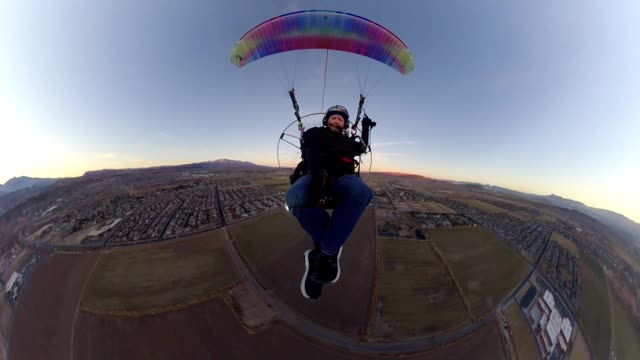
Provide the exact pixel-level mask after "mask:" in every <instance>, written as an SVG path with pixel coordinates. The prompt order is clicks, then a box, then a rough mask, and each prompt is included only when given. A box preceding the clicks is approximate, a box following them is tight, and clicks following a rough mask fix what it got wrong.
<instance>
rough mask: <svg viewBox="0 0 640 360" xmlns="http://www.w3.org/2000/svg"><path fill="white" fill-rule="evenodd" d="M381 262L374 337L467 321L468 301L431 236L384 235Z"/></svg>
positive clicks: (411, 333)
mask: <svg viewBox="0 0 640 360" xmlns="http://www.w3.org/2000/svg"><path fill="white" fill-rule="evenodd" d="M377 248H378V250H377V251H379V252H381V254H380V255H381V256H379V259H380V261H381V262H382V264H379V265H378V266H382V271H381V279H378V283H379V284H381V289H380V297H379V303H378V313H377V315H376V319H375V321H374V326H373V331H372V336H373V337H374V338H383V339H385V340H388V339H408V338H414V337H419V336H426V335H430V334H435V333H439V332H442V331H446V330H450V329H452V328H455V327H457V326H460V325H463V324H468V323H469V318H468V316H467V311H466V309H465V306H464V303H463V300H462V298H461V297H460V294H459V293H458V291H457V289H456V287H455V284H454V282H453V280H452V279H451V276H450V275H449V273H448V271H447V269H446V267H445V266H444V264H443V263H442V261H441V260H440V258H439V257H438V255H437V254H436V253H435V252H434V251H433V250H432V248H431V246H430V245H429V242H427V241H417V240H409V239H401V238H379V239H378V246H377Z"/></svg>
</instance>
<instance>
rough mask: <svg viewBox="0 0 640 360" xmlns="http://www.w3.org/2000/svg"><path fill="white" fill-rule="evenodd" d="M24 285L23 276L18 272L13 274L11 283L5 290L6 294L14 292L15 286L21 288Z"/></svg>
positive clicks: (10, 279)
mask: <svg viewBox="0 0 640 360" xmlns="http://www.w3.org/2000/svg"><path fill="white" fill-rule="evenodd" d="M21 284H22V275H21V274H20V273H18V272H15V271H14V272H13V274H11V277H10V278H9V282H8V283H7V287H6V289H5V292H7V293H9V292H11V290H13V287H14V286H16V285H17V286H20V285H21Z"/></svg>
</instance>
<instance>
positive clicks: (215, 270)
mask: <svg viewBox="0 0 640 360" xmlns="http://www.w3.org/2000/svg"><path fill="white" fill-rule="evenodd" d="M224 236H225V233H224V231H222V230H216V231H213V232H208V233H203V234H199V235H193V236H191V237H189V238H185V239H181V240H179V241H174V242H167V243H162V244H157V245H156V244H154V245H145V246H139V247H132V248H122V249H114V250H111V251H109V252H106V253H105V254H104V255H103V256H102V257H101V258H100V260H99V261H98V264H97V266H96V269H95V271H94V272H93V274H92V275H91V278H90V279H89V282H88V284H87V288H86V291H85V293H84V297H83V300H82V309H83V310H84V311H91V312H99V313H101V312H115V313H132V314H135V313H145V312H148V311H157V310H158V309H162V308H165V307H171V306H179V305H180V304H183V303H186V302H189V301H195V300H197V299H206V298H207V297H209V296H211V295H212V294H214V293H215V292H216V291H218V290H219V289H221V288H223V287H225V286H228V285H230V284H232V283H234V282H236V281H237V280H238V276H237V275H236V274H235V273H234V271H233V267H232V266H231V262H230V259H229V257H228V255H227V254H226V252H225V249H224V244H223V241H224Z"/></svg>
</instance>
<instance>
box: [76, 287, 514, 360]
mask: <svg viewBox="0 0 640 360" xmlns="http://www.w3.org/2000/svg"><path fill="white" fill-rule="evenodd" d="M75 339H76V341H75V342H74V354H75V358H77V359H87V358H91V359H98V360H99V359H123V360H125V359H136V360H138V359H154V360H162V359H178V358H179V359H211V358H220V359H251V358H256V357H260V358H265V359H289V358H297V359H338V360H342V359H345V360H346V359H354V360H355V359H380V360H382V359H388V357H384V356H367V355H362V354H355V353H349V352H344V351H343V350H341V349H339V348H335V347H332V346H327V345H324V344H318V343H315V342H313V341H311V340H309V339H306V338H304V337H302V336H300V335H298V334H297V333H295V331H293V330H292V329H290V328H289V327H287V326H286V325H284V324H281V323H278V322H276V323H275V324H274V325H272V326H271V327H269V328H268V329H266V330H265V331H262V332H260V333H258V334H254V335H250V334H248V333H247V332H246V331H245V329H244V328H243V327H242V326H241V325H240V323H239V322H238V321H237V319H236V318H235V317H234V316H233V314H232V313H231V312H230V311H229V309H228V307H227V306H226V305H225V304H224V303H223V302H222V301H220V300H219V299H214V300H212V301H208V302H206V303H202V304H198V305H195V306H192V307H189V308H187V309H182V310H178V311H175V312H170V313H162V314H156V315H151V316H144V317H135V318H130V317H109V316H99V315H94V314H88V313H82V314H81V315H80V317H79V318H78V322H77V330H76V336H75ZM293 354H295V356H293ZM403 358H406V359H410V360H422V359H424V360H427V359H429V360H444V359H462V358H474V359H481V360H482V359H486V360H489V359H491V360H493V359H503V358H504V357H503V352H502V348H501V345H500V340H499V338H498V334H497V331H496V329H495V327H494V326H484V327H482V328H480V329H478V330H477V331H475V332H474V333H472V334H471V335H469V336H468V337H465V338H463V339H461V340H460V341H458V342H456V343H454V344H451V345H449V346H446V347H443V348H438V349H435V350H432V351H429V352H427V353H421V354H415V355H407V356H404V357H403Z"/></svg>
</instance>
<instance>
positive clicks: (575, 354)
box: [569, 328, 591, 360]
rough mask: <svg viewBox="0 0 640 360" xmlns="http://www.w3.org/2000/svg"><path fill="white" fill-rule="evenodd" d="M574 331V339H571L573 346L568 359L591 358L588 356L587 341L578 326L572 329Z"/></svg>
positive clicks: (582, 359) (586, 359) (583, 359)
mask: <svg viewBox="0 0 640 360" xmlns="http://www.w3.org/2000/svg"><path fill="white" fill-rule="evenodd" d="M573 331H576V336H575V339H574V340H573V346H572V350H571V354H570V355H569V360H591V357H590V356H589V348H588V347H587V341H586V340H585V338H584V335H583V334H582V331H580V329H579V328H576V329H574V330H573Z"/></svg>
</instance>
